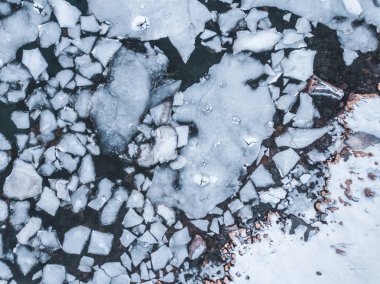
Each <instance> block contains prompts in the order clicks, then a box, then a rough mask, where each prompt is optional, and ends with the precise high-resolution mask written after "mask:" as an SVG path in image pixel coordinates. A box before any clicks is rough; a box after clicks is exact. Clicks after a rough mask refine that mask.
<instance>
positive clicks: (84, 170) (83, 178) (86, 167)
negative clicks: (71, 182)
mask: <svg viewBox="0 0 380 284" xmlns="http://www.w3.org/2000/svg"><path fill="white" fill-rule="evenodd" d="M95 177H96V173H95V166H94V161H93V160H92V157H91V155H86V156H84V157H83V159H82V164H81V166H80V169H79V180H80V182H81V183H82V184H86V183H90V182H93V181H95Z"/></svg>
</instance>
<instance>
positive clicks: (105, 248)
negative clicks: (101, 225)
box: [88, 231, 113, 255]
mask: <svg viewBox="0 0 380 284" xmlns="http://www.w3.org/2000/svg"><path fill="white" fill-rule="evenodd" d="M112 241H113V234H111V233H102V232H99V231H92V233H91V239H90V245H89V247H88V253H92V254H100V255H108V254H109V253H110V251H111V248H112Z"/></svg>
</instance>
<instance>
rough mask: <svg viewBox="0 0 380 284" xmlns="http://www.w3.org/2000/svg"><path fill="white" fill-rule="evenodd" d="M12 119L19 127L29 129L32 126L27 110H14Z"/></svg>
mask: <svg viewBox="0 0 380 284" xmlns="http://www.w3.org/2000/svg"><path fill="white" fill-rule="evenodd" d="M11 119H12V121H13V123H14V124H15V125H16V127H17V128H18V129H28V128H29V127H30V121H29V113H27V112H24V111H14V112H12V115H11Z"/></svg>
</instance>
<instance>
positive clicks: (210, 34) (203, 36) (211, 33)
mask: <svg viewBox="0 0 380 284" xmlns="http://www.w3.org/2000/svg"><path fill="white" fill-rule="evenodd" d="M215 35H217V33H216V32H214V31H210V30H208V29H205V30H204V32H203V33H201V35H200V38H201V40H207V39H210V38H212V37H213V36H215Z"/></svg>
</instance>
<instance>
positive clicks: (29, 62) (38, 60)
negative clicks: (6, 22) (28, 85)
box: [22, 48, 48, 80]
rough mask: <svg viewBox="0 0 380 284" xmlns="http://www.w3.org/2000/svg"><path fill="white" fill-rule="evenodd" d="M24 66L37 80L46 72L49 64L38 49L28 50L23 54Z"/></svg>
mask: <svg viewBox="0 0 380 284" xmlns="http://www.w3.org/2000/svg"><path fill="white" fill-rule="evenodd" d="M22 64H24V65H25V66H26V67H27V68H28V69H29V72H30V74H31V75H32V76H33V78H34V80H37V79H38V77H39V76H40V75H41V73H42V72H44V71H45V69H46V68H47V66H48V64H47V62H46V60H45V58H44V57H43V56H42V54H41V52H40V50H39V49H38V48H35V49H30V50H26V49H24V50H23V52H22Z"/></svg>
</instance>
